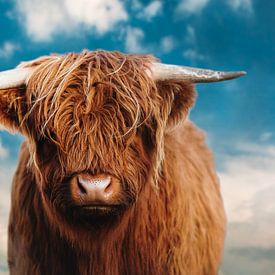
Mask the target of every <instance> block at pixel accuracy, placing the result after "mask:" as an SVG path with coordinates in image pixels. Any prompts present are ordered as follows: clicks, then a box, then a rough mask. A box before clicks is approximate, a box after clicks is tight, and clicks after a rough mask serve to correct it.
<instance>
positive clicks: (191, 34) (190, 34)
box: [185, 25, 197, 44]
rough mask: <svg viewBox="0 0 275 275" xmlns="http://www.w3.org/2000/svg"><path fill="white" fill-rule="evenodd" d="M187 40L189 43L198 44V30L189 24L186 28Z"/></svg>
mask: <svg viewBox="0 0 275 275" xmlns="http://www.w3.org/2000/svg"><path fill="white" fill-rule="evenodd" d="M185 41H186V42H187V43H189V44H196V42H197V38H196V31H195V29H194V27H192V26H191V25H188V26H187V28H186V36H185Z"/></svg>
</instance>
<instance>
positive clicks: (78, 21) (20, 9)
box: [15, 0, 128, 41]
mask: <svg viewBox="0 0 275 275" xmlns="http://www.w3.org/2000/svg"><path fill="white" fill-rule="evenodd" d="M15 3H16V11H17V13H18V18H19V19H20V20H22V21H23V25H24V28H25V29H26V32H27V34H28V35H29V36H30V37H31V38H32V39H33V40H35V41H50V40H51V39H52V37H53V35H54V34H59V33H65V34H68V35H72V34H74V33H75V32H76V30H77V29H78V27H81V30H82V31H84V30H85V28H86V29H93V30H95V32H96V33H97V34H104V33H106V32H108V31H109V30H111V29H113V28H114V26H115V24H116V23H118V22H120V21H125V20H127V19H128V14H127V12H126V10H125V8H124V5H123V3H122V2H121V1H120V0H93V1H89V0H79V1H74V0H64V1H62V0H48V1H40V0H16V2H15ZM83 27H84V28H83Z"/></svg>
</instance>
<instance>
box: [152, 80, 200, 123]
mask: <svg viewBox="0 0 275 275" xmlns="http://www.w3.org/2000/svg"><path fill="white" fill-rule="evenodd" d="M156 85H157V89H158V91H159V93H160V95H161V97H162V99H163V106H162V107H161V108H162V111H163V115H164V116H166V118H167V121H168V123H167V124H168V125H167V126H168V128H170V127H173V126H175V125H177V124H178V123H179V122H181V121H183V120H184V119H185V118H186V117H187V115H188V113H189V110H190V108H191V107H192V106H193V105H194V102H195V98H196V92H195V88H194V85H193V84H191V83H190V82H186V81H176V80H175V81H172V80H169V81H168V80H167V81H158V82H157V83H156Z"/></svg>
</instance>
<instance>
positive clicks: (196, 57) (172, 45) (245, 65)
mask: <svg viewBox="0 0 275 275" xmlns="http://www.w3.org/2000/svg"><path fill="white" fill-rule="evenodd" d="M274 26H275V1H272V0H262V1H260V0H171V1H141V0H135V1H120V0H79V1H73V0H64V1H61V0H48V1H46V0H14V1H8V0H0V33H1V37H0V70H5V69H9V68H13V67H14V66H16V65H17V64H18V63H19V62H21V61H24V60H30V59H33V58H35V57H38V56H40V55H47V54H50V53H53V52H54V53H56V52H57V53H64V52H68V51H81V50H82V49H83V48H88V49H90V50H93V49H98V48H102V49H106V50H119V51H123V52H134V53H151V54H154V55H156V56H157V57H158V58H160V59H161V60H162V61H163V62H166V63H174V64H183V65H189V66H197V67H204V68H211V69H219V70H245V71H247V73H248V75H247V76H246V77H243V78H240V79H237V80H234V81H231V82H223V83H214V84H200V85H198V86H197V90H198V99H197V102H196V106H195V108H194V109H193V110H192V112H191V119H192V120H193V121H195V122H196V123H197V124H198V125H199V126H200V127H201V128H202V129H204V130H205V131H206V132H207V134H208V144H209V145H210V147H211V148H212V149H213V150H214V152H215V157H216V164H217V168H218V171H219V175H220V179H221V186H222V192H223V196H224V201H225V206H226V210H227V215H228V220H229V227H228V228H229V229H228V237H227V245H226V250H225V258H224V263H223V267H222V271H221V272H222V274H267V275H268V274H272V272H274V270H275V264H274V259H275V234H274V233H273V231H274V232H275V203H274V202H273V197H274V195H275V175H274V174H275V172H274V167H275V123H274V122H273V121H274V120H275V108H274V106H275V87H274V84H275V83H274V72H275V28H274ZM21 141H22V137H20V136H17V135H14V136H12V135H10V134H8V133H6V132H4V131H3V130H0V180H1V181H2V180H3V181H4V180H6V181H7V184H5V185H3V186H0V192H1V193H0V217H1V220H0V222H1V224H0V233H1V237H0V238H1V239H0V245H1V247H0V251H2V254H3V253H4V251H5V247H4V246H5V245H4V242H5V236H6V234H5V230H4V228H5V226H6V225H5V222H2V220H3V221H4V219H5V217H6V216H7V212H8V194H9V186H10V184H9V182H10V178H11V174H12V170H13V169H14V167H15V164H16V159H17V151H18V148H19V144H20V142H21ZM3 259H4V257H3V256H2V258H1V259H0V263H1V266H0V267H1V269H2V270H4V269H5V268H4V263H3V262H4V260H3ZM1 269H0V272H1ZM3 272H4V271H3ZM273 274H274V273H273Z"/></svg>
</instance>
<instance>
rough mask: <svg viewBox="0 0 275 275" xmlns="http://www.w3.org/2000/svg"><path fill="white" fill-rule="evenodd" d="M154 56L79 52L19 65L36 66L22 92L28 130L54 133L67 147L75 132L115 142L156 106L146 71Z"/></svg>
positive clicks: (136, 125)
mask: <svg viewBox="0 0 275 275" xmlns="http://www.w3.org/2000/svg"><path fill="white" fill-rule="evenodd" d="M154 60H155V59H154V58H153V57H152V56H147V55H125V54H122V53H119V52H107V51H94V52H91V51H83V52H81V53H78V54H76V53H69V54H66V55H62V56H57V55H53V56H48V57H42V58H39V59H37V60H34V61H32V62H31V63H25V64H23V66H25V67H27V66H36V70H35V71H34V73H33V74H32V76H31V78H30V79H29V81H28V85H27V91H26V97H27V106H28V114H27V116H26V117H30V118H31V119H32V121H33V127H34V129H33V131H34V132H35V133H36V134H39V135H45V134H46V135H47V136H51V137H52V136H54V138H55V139H56V141H57V142H59V143H60V144H62V146H64V147H67V149H69V148H70V146H72V143H73V142H74V140H76V139H77V137H80V136H81V139H82V142H85V141H88V137H89V136H91V135H93V136H94V137H96V138H97V139H98V140H106V139H109V140H110V137H112V138H111V140H114V142H116V143H117V142H119V140H120V139H121V137H122V136H126V135H127V134H129V132H130V131H131V130H134V129H136V128H137V127H138V126H139V125H140V124H142V123H143V122H144V121H146V120H147V119H148V117H149V116H150V115H151V114H152V113H154V112H156V110H157V108H156V105H157V104H158V102H159V96H158V95H157V92H156V85H155V83H154V81H153V80H152V79H151V78H150V77H149V76H148V74H147V73H146V71H147V70H148V69H149V68H150V64H151V62H153V61H154ZM154 115H155V116H157V114H154ZM99 129H101V130H100V131H99ZM84 133H85V134H84ZM115 137H118V138H115ZM69 140H70V141H69ZM64 149H66V148H64Z"/></svg>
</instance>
